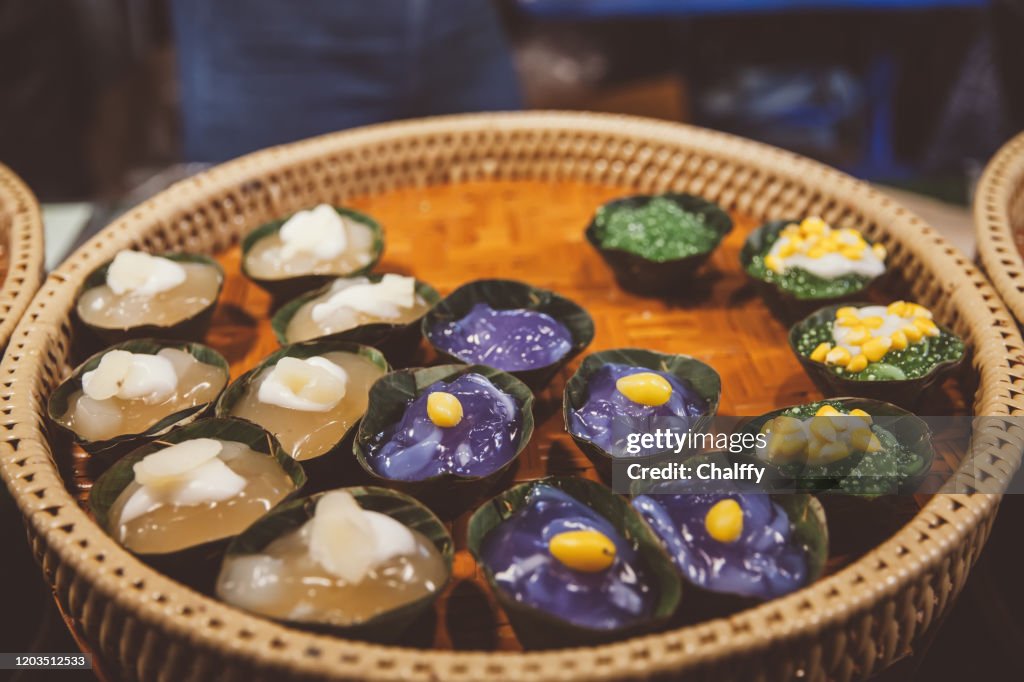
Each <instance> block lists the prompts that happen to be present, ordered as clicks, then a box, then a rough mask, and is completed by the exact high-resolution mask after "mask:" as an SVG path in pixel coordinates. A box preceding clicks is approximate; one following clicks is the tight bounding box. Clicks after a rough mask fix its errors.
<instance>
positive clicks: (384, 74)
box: [171, 0, 522, 162]
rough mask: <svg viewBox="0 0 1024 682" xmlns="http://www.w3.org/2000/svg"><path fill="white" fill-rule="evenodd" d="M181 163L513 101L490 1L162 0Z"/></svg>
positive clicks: (505, 106) (507, 60)
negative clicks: (168, 17)
mask: <svg viewBox="0 0 1024 682" xmlns="http://www.w3.org/2000/svg"><path fill="white" fill-rule="evenodd" d="M171 13H172V22H173V30H174V33H175V39H176V43H177V63H178V71H179V81H180V88H181V91H180V98H181V112H182V124H183V130H182V134H183V139H184V140H183V141H184V156H185V160H187V161H203V162H217V161H223V160H225V159H229V158H232V157H235V156H238V155H240V154H244V153H246V152H250V151H253V150H255V149H259V148H261V147H266V146H269V145H275V144H281V143H284V142H290V141H293V140H297V139H301V138H305V137H310V136H312V135H318V134H321V133H327V132H330V131H333V130H340V129H343V128H351V127H354V126H360V125H365V124H369V123H378V122H382V121H391V120H396V119H402V118H410V117H416V116H430V115H435V114H446V113H456V112H469V111H489V110H509V109H518V108H520V107H521V106H522V102H521V97H520V90H519V84H518V82H517V79H516V74H515V71H514V68H513V64H512V57H511V54H510V52H509V49H508V47H507V44H506V42H505V38H504V36H503V35H502V29H501V23H500V18H499V16H498V12H497V11H496V9H495V7H494V6H493V5H492V3H491V2H490V1H489V0H301V1H295V0H215V1H211V0H171Z"/></svg>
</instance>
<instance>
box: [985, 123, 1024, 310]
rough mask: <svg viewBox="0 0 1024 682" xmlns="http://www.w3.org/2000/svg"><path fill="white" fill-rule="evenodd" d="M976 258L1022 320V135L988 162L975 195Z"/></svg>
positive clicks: (1023, 135) (1023, 138) (1023, 177)
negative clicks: (977, 257) (978, 258)
mask: <svg viewBox="0 0 1024 682" xmlns="http://www.w3.org/2000/svg"><path fill="white" fill-rule="evenodd" d="M974 225H975V230H976V231H977V235H978V256H979V257H980V259H981V265H982V267H984V268H985V272H986V273H988V276H989V278H991V280H992V284H993V285H995V288H996V291H998V292H999V295H1000V296H1002V297H1003V300H1004V301H1006V305H1007V307H1009V309H1010V311H1011V312H1012V313H1013V316H1014V317H1016V318H1017V321H1018V322H1019V321H1020V320H1024V258H1022V256H1021V253H1022V248H1024V134H1020V135H1017V136H1016V137H1015V138H1013V139H1012V140H1010V141H1009V142H1007V143H1006V144H1005V145H1004V146H1003V148H1002V149H1000V150H999V152H998V153H996V155H995V156H994V157H993V158H992V160H991V161H989V163H988V165H987V166H986V167H985V172H984V173H983V174H982V176H981V180H980V181H979V183H978V188H977V191H976V193H975V195H974Z"/></svg>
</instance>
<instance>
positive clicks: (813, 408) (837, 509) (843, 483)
mask: <svg viewBox="0 0 1024 682" xmlns="http://www.w3.org/2000/svg"><path fill="white" fill-rule="evenodd" d="M823 406H829V407H831V408H833V409H835V410H837V411H838V412H840V413H841V414H842V415H846V414H849V412H850V411H851V410H863V411H864V412H866V413H867V414H868V415H870V417H871V426H870V428H871V432H872V433H873V434H874V435H875V437H876V438H877V439H878V444H879V445H880V447H881V450H879V451H877V452H872V453H866V452H863V451H854V452H851V453H850V454H849V455H848V456H847V457H844V458H842V459H839V460H837V461H835V462H832V463H829V464H822V465H817V466H814V465H810V464H807V463H806V462H805V461H801V460H800V458H796V459H794V461H791V462H786V463H778V464H776V463H772V462H768V463H766V466H767V467H769V470H770V471H771V472H772V475H773V476H774V478H775V479H776V480H777V481H778V486H779V487H781V488H785V489H788V490H797V491H806V492H809V493H813V494H814V495H816V496H817V497H818V499H819V500H820V501H821V503H822V505H823V507H824V509H825V511H826V513H827V517H828V523H829V528H830V529H831V535H832V537H833V538H834V539H835V544H836V550H837V552H838V553H840V554H844V555H846V554H860V553H862V552H864V551H867V550H869V549H870V548H871V547H873V546H875V545H876V544H878V542H879V541H881V540H882V539H884V538H886V537H889V536H890V535H892V533H894V532H896V531H897V530H898V529H899V528H900V527H901V526H902V525H903V524H904V523H906V522H907V521H908V520H909V519H910V517H912V516H913V515H914V514H916V513H917V511H918V506H917V503H916V501H915V500H914V497H913V495H914V494H915V493H916V492H917V491H918V489H919V488H920V487H921V484H922V482H923V481H924V480H925V478H926V477H927V476H928V474H929V472H930V471H931V468H932V463H933V462H934V460H935V449H934V447H933V445H932V438H931V437H932V432H931V429H930V427H929V426H928V423H927V422H925V420H923V419H921V418H920V417H918V416H917V415H915V414H912V413H911V412H908V411H906V410H904V409H902V408H900V407H898V406H896V405H893V404H891V403H887V402H882V401H879V400H871V399H867V398H830V399H826V400H821V401H817V402H814V403H808V404H806V405H794V406H792V407H787V408H784V409H781V410H774V411H772V412H768V413H767V414H764V415H761V416H760V417H757V418H756V419H754V420H752V421H750V422H748V423H747V424H745V425H744V426H743V431H744V432H746V433H751V434H757V433H761V432H762V431H763V430H765V427H766V425H768V424H769V422H770V421H771V420H773V419H775V418H776V417H779V416H786V417H795V418H797V419H801V420H805V419H808V418H810V417H812V416H814V415H815V414H816V413H817V411H818V410H819V409H821V408H822V407H823ZM831 419H832V420H834V422H833V423H834V424H835V426H837V427H838V426H844V427H845V426H846V425H844V424H842V422H843V421H844V420H843V417H842V416H834V417H832V418H831ZM847 419H849V417H847ZM770 428H771V427H770V426H768V429H769V430H770ZM851 449H852V448H851Z"/></svg>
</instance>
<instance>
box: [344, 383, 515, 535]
mask: <svg viewBox="0 0 1024 682" xmlns="http://www.w3.org/2000/svg"><path fill="white" fill-rule="evenodd" d="M470 373H474V374H479V375H481V376H483V377H484V378H486V379H487V380H488V381H489V382H490V383H491V384H492V385H493V386H494V387H495V388H497V389H498V390H500V391H502V392H503V393H505V394H507V395H508V396H511V398H512V399H513V400H514V401H515V402H516V405H517V406H518V408H519V414H520V423H519V427H518V429H517V431H516V434H515V440H514V449H515V454H514V455H513V456H512V457H510V458H509V459H508V461H507V462H505V463H504V464H503V465H501V466H500V467H499V468H497V469H495V470H494V471H493V472H491V473H488V474H486V475H483V476H467V475H458V474H456V473H453V472H446V473H443V474H441V475H438V476H432V477H430V478H426V479H422V480H412V481H410V480H398V479H393V478H387V477H385V476H384V475H382V474H381V473H379V472H378V471H376V470H375V469H374V467H373V466H372V465H371V463H370V460H371V459H372V457H373V453H374V452H375V451H378V450H379V449H380V447H382V446H383V440H384V434H385V431H386V430H387V429H388V428H389V427H392V426H393V425H394V424H396V423H398V422H399V421H400V420H401V419H402V418H403V416H404V415H405V413H406V410H407V409H408V408H409V406H410V404H411V403H412V401H413V400H415V399H416V398H417V397H419V396H421V395H422V394H423V393H424V392H425V391H426V390H427V389H428V388H430V387H431V386H433V385H434V384H436V383H438V382H445V383H450V382H452V381H454V380H456V379H457V378H459V377H461V376H464V375H466V374H470ZM533 401H534V398H533V393H532V392H531V391H530V389H529V388H527V386H526V384H524V383H523V382H521V381H519V380H518V379H516V378H515V377H514V376H512V375H511V374H508V373H506V372H502V371H500V370H496V369H494V368H492V367H486V366H484V365H440V366H436V367H424V368H419V369H403V370H398V371H396V372H392V373H390V374H388V375H386V376H384V377H382V378H381V379H378V380H377V382H376V383H375V384H374V385H373V387H372V388H371V389H370V404H369V406H368V407H367V410H366V416H364V417H363V419H362V421H361V422H360V423H359V429H358V432H357V433H356V436H355V442H354V444H353V448H352V449H353V453H354V455H355V458H356V461H358V462H359V465H360V466H361V467H362V469H363V471H364V472H365V475H366V476H368V477H369V480H371V481H372V482H373V484H374V485H381V486H387V487H389V488H395V489H397V490H400V491H402V492H404V493H406V494H408V495H411V496H413V497H415V498H417V499H418V500H420V501H421V502H423V503H424V504H425V505H427V506H428V507H430V508H431V509H433V510H434V511H435V512H436V513H437V514H439V515H440V516H441V517H442V518H452V517H454V516H457V515H458V514H459V513H461V512H463V511H465V510H466V509H468V508H469V507H471V506H472V505H474V504H475V503H477V502H479V501H480V499H481V498H482V497H484V496H485V495H487V494H488V493H490V492H491V491H493V490H494V488H495V487H496V486H498V485H499V484H500V483H501V482H502V481H503V480H505V479H506V478H507V477H509V476H510V475H511V474H512V472H513V470H514V468H515V465H516V462H517V460H518V458H519V454H520V453H521V452H522V451H523V449H524V448H525V447H526V445H527V443H529V442H530V438H531V436H532V435H533V427H534V420H533Z"/></svg>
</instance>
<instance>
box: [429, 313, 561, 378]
mask: <svg viewBox="0 0 1024 682" xmlns="http://www.w3.org/2000/svg"><path fill="white" fill-rule="evenodd" d="M427 336H428V337H429V340H430V342H431V343H432V344H434V346H436V347H437V348H439V349H441V350H443V351H445V352H446V353H448V354H449V355H453V356H455V357H457V358H459V359H460V360H462V361H464V362H469V363H479V364H481V365H487V366H489V367H494V368H495V369H501V370H505V371H506V372H519V371H523V370H529V369H537V368H540V367H547V366H548V365H553V364H554V363H556V362H558V361H559V360H561V359H562V358H563V357H565V355H566V354H567V353H569V351H570V350H572V334H571V333H570V332H569V330H568V328H566V326H565V325H564V324H562V323H561V322H559V321H558V320H556V319H555V318H553V317H551V316H550V315H548V314H546V313H541V312H538V311H536V310H528V309H526V308H513V309H510V310H495V309H494V308H492V307H491V306H489V305H487V304H486V303H477V304H476V305H474V306H473V307H472V308H471V309H470V311H469V312H468V313H467V314H466V315H465V316H464V317H462V318H461V319H458V320H450V321H442V322H439V323H438V324H436V325H434V327H433V328H431V329H430V330H429V332H428V333H427Z"/></svg>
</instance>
